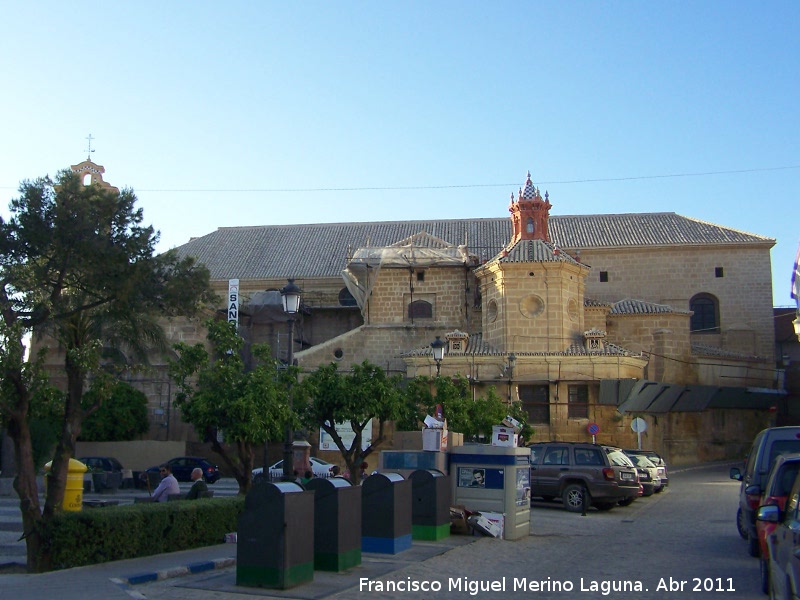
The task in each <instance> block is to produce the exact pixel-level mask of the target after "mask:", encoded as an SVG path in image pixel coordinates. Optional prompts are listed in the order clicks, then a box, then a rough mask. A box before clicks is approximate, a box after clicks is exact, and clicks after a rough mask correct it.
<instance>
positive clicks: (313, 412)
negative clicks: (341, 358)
mask: <svg viewBox="0 0 800 600" xmlns="http://www.w3.org/2000/svg"><path fill="white" fill-rule="evenodd" d="M400 383H401V378H400V376H399V375H395V376H388V375H387V374H386V372H385V371H384V370H383V369H381V368H380V367H378V366H376V365H373V364H371V363H370V362H369V361H366V360H365V361H364V362H363V363H361V364H358V365H353V367H352V369H351V370H350V372H345V373H343V372H340V371H339V370H338V367H337V365H336V363H331V364H328V365H322V366H320V367H319V368H318V369H317V370H316V371H314V372H313V373H311V374H309V375H307V376H306V377H305V378H304V379H303V381H302V382H301V383H300V385H299V386H298V388H299V389H297V391H296V396H295V397H296V402H295V405H296V406H298V405H299V406H298V408H297V410H298V414H299V415H300V419H301V421H302V422H303V424H304V425H305V426H306V427H309V428H318V427H321V428H322V429H323V430H325V432H326V433H327V434H328V435H330V436H331V439H332V440H333V442H334V443H335V444H336V447H337V448H338V449H339V452H340V453H341V455H342V458H343V459H344V462H345V464H346V465H347V468H348V470H349V471H350V478H351V481H352V482H353V483H354V484H358V483H359V481H360V479H361V475H360V471H361V470H360V468H359V467H360V465H361V463H362V462H363V461H364V459H365V458H367V457H368V456H369V455H370V454H372V453H373V452H375V450H376V449H377V448H378V447H379V446H380V445H381V444H382V443H383V442H384V441H385V440H386V427H387V424H388V422H389V421H394V420H395V419H397V418H399V417H400V416H401V414H402V411H403V405H404V402H403V396H402V393H401V391H400ZM303 400H305V402H303ZM371 419H376V420H377V421H378V433H377V435H375V436H373V437H372V441H371V443H370V445H369V446H368V447H367V448H366V449H363V448H362V440H363V437H364V428H365V427H366V426H367V424H368V423H369V422H370V420H371ZM337 423H348V424H349V425H350V427H351V428H352V430H353V433H354V434H355V437H354V438H353V441H352V442H351V444H350V446H349V447H348V446H346V445H345V442H344V441H343V440H342V438H341V436H340V435H339V432H338V431H337V430H336V424H337Z"/></svg>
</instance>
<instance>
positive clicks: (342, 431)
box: [319, 419, 372, 450]
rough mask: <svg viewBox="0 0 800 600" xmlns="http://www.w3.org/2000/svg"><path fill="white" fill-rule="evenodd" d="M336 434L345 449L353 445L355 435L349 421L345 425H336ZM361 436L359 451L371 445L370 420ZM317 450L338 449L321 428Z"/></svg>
mask: <svg viewBox="0 0 800 600" xmlns="http://www.w3.org/2000/svg"><path fill="white" fill-rule="evenodd" d="M336 433H338V434H339V437H340V438H342V442H343V443H344V447H345V449H349V448H350V446H352V445H353V440H354V439H355V438H356V434H355V433H354V432H353V428H352V427H351V426H350V422H349V421H348V422H347V423H337V424H336ZM361 436H362V437H361V449H362V450H366V449H367V448H369V446H370V444H372V419H370V420H369V423H367V426H366V427H364V431H363V432H362V433H361ZM319 449H320V450H338V449H339V448H337V447H336V442H334V441H333V438H332V437H331V436H329V435H328V433H327V432H326V431H325V430H324V429H323V428H322V427H320V428H319Z"/></svg>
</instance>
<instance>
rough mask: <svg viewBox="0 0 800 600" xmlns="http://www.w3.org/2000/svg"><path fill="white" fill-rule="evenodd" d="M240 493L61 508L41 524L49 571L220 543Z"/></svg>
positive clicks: (232, 526) (238, 509)
mask: <svg viewBox="0 0 800 600" xmlns="http://www.w3.org/2000/svg"><path fill="white" fill-rule="evenodd" d="M243 510H244V496H230V497H226V498H208V499H203V500H186V501H178V502H154V503H144V504H132V505H126V506H109V507H106V508H91V509H84V510H83V511H81V512H63V513H60V514H58V515H56V517H55V518H54V519H53V520H52V521H51V522H50V523H49V524H48V525H44V524H42V525H41V526H40V527H41V531H42V533H43V539H44V540H46V541H45V543H46V545H47V548H46V550H49V552H50V554H51V559H52V565H53V569H68V568H71V567H80V566H84V565H93V564H97V563H101V562H108V561H112V560H123V559H126V558H136V557H139V556H149V555H151V554H162V553H164V552H177V551H178V550H188V549H190V548H200V547H202V546H213V545H215V544H221V543H223V541H224V537H225V534H226V533H231V532H234V531H236V529H237V520H238V517H239V514H240V513H242V512H243Z"/></svg>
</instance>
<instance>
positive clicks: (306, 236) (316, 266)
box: [177, 213, 774, 279]
mask: <svg viewBox="0 0 800 600" xmlns="http://www.w3.org/2000/svg"><path fill="white" fill-rule="evenodd" d="M549 228H550V238H551V240H552V241H553V243H554V244H556V245H557V246H558V247H559V248H561V249H563V250H571V251H574V250H578V249H590V248H616V247H636V246H651V245H708V244H759V245H761V244H769V245H772V244H774V240H772V239H769V238H766V237H762V236H758V235H753V234H749V233H744V232H740V231H736V230H733V229H729V228H726V227H722V226H719V225H713V224H710V223H704V222H702V221H698V220H696V219H689V218H687V217H682V216H680V215H677V214H675V213H644V214H624V215H583V216H551V217H550V220H549ZM421 231H424V232H426V233H428V234H430V235H431V236H434V237H436V238H440V239H442V240H444V241H446V242H448V243H450V244H453V245H456V246H457V245H461V244H466V245H467V247H468V249H469V252H470V254H474V255H477V256H478V258H479V259H481V260H489V259H491V258H493V257H494V256H495V255H497V254H498V253H499V252H500V251H501V250H502V249H503V247H504V246H505V245H506V244H508V242H509V241H510V239H511V221H510V219H508V218H495V219H452V220H431V221H395V222H391V221H386V222H371V223H322V224H312V225H265V226H260V227H256V226H250V227H222V228H220V229H217V230H216V231H213V232H211V233H209V234H208V235H205V236H203V237H199V238H195V239H193V240H191V241H190V242H188V243H186V244H183V245H182V246H179V247H178V248H177V251H178V253H179V254H181V255H191V256H195V257H197V259H198V260H199V261H200V262H201V263H203V264H205V265H206V266H207V267H208V268H209V270H210V271H211V277H212V279H229V278H236V277H238V278H240V279H271V278H276V279H283V278H287V277H296V278H299V279H302V278H309V277H339V273H340V271H341V270H342V269H343V268H344V267H345V265H346V262H347V256H348V250H350V251H353V250H355V249H356V248H358V247H361V246H373V247H374V246H389V245H391V244H395V243H397V242H398V241H400V240H404V239H406V238H409V237H411V236H413V235H415V234H418V233H420V232H421Z"/></svg>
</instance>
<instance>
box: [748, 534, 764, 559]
mask: <svg viewBox="0 0 800 600" xmlns="http://www.w3.org/2000/svg"><path fill="white" fill-rule="evenodd" d="M747 553H748V554H749V555H750V556H758V555H759V554H761V548H759V547H758V537H748V538H747Z"/></svg>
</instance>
